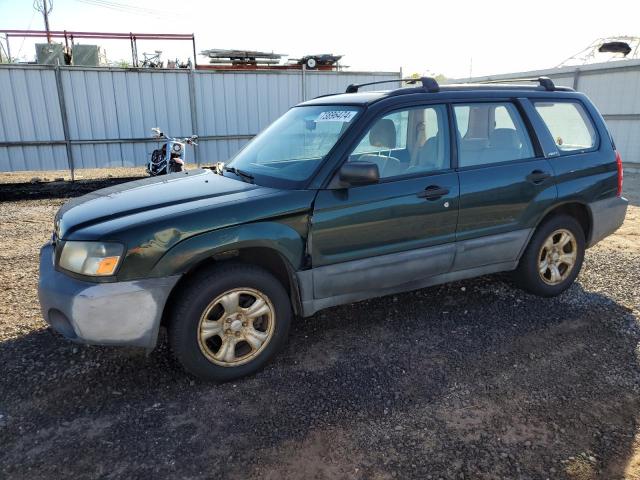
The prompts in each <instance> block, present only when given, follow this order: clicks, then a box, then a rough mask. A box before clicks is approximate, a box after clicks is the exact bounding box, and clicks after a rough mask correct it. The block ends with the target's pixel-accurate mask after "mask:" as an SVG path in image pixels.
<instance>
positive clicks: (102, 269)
mask: <svg viewBox="0 0 640 480" xmlns="http://www.w3.org/2000/svg"><path fill="white" fill-rule="evenodd" d="M118 260H120V257H107V258H103V259H102V260H100V261H99V262H98V268H96V275H113V272H115V271H116V267H117V266H118Z"/></svg>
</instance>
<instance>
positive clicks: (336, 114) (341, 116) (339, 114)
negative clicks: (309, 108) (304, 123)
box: [316, 110, 358, 122]
mask: <svg viewBox="0 0 640 480" xmlns="http://www.w3.org/2000/svg"><path fill="white" fill-rule="evenodd" d="M356 113H358V112H356V111H354V110H332V111H328V112H322V113H321V114H320V115H318V118H317V119H316V122H350V121H351V119H352V118H353V117H355V116H356Z"/></svg>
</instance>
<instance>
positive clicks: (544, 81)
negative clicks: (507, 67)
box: [478, 77, 558, 92]
mask: <svg viewBox="0 0 640 480" xmlns="http://www.w3.org/2000/svg"><path fill="white" fill-rule="evenodd" d="M518 82H538V83H539V84H540V86H541V87H543V88H544V89H545V90H547V91H549V92H553V91H554V90H557V89H558V88H557V87H556V86H555V84H554V83H553V80H551V79H550V78H549V77H537V78H534V77H532V78H506V79H504V80H486V81H484V82H478V83H518Z"/></svg>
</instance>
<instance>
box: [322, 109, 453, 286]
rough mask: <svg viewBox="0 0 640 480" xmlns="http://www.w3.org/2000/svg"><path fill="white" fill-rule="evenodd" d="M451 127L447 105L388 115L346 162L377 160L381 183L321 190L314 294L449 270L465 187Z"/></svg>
mask: <svg viewBox="0 0 640 480" xmlns="http://www.w3.org/2000/svg"><path fill="white" fill-rule="evenodd" d="M447 125H448V122H447V110H446V107H445V106H443V105H430V106H424V107H420V108H411V109H404V110H400V111H395V112H391V113H388V114H386V115H384V116H383V117H382V118H380V119H378V120H377V121H376V122H375V123H374V124H373V126H372V127H371V129H370V130H369V131H368V133H367V134H365V135H364V137H363V138H362V140H361V141H360V143H359V144H358V146H357V147H356V148H355V149H354V151H353V152H352V153H351V154H350V155H349V158H348V159H347V161H355V160H358V161H369V162H373V163H375V164H377V165H378V169H379V171H380V177H381V178H380V181H379V183H376V184H373V185H366V186H354V187H350V188H344V189H337V190H329V189H328V190H323V191H320V192H319V193H318V196H317V198H316V201H315V208H314V213H313V219H312V226H311V235H310V237H311V254H312V263H313V281H314V297H315V298H327V297H331V296H337V295H344V294H350V293H356V292H365V291H379V290H384V289H389V288H393V287H397V286H400V285H405V284H406V285H410V284H411V283H412V282H415V281H419V280H421V279H425V278H428V277H430V276H433V275H437V274H441V273H446V272H448V271H449V270H450V268H451V265H452V262H453V258H454V252H455V243H454V242H455V231H456V223H457V217H458V190H459V188H458V176H457V174H456V172H455V171H453V170H452V168H451V158H450V148H449V147H450V143H449V142H450V140H449V132H448V127H447Z"/></svg>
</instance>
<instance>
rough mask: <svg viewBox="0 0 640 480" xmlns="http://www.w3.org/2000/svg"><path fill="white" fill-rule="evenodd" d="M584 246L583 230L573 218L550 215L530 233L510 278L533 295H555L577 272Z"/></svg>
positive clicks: (569, 283)
mask: <svg viewBox="0 0 640 480" xmlns="http://www.w3.org/2000/svg"><path fill="white" fill-rule="evenodd" d="M584 249H585V239H584V232H583V230H582V226H581V225H580V223H578V221H577V220H576V219H575V218H573V217H571V216H569V215H557V216H554V217H551V218H550V219H548V220H546V221H545V222H544V223H542V224H541V225H540V226H539V227H538V229H537V230H536V231H535V233H534V234H533V237H532V238H531V241H530V242H529V245H528V246H527V248H526V250H525V252H524V254H523V255H522V258H521V259H520V263H519V264H518V268H517V269H516V271H515V272H514V278H515V280H516V282H517V283H518V285H519V286H520V287H522V288H523V289H525V290H527V291H529V292H531V293H534V294H536V295H540V296H543V297H553V296H555V295H559V294H560V293H562V292H563V291H565V290H566V289H567V288H569V286H571V284H572V283H573V282H574V280H575V279H576V277H577V276H578V273H580V268H581V267H582V261H583V259H584Z"/></svg>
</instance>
